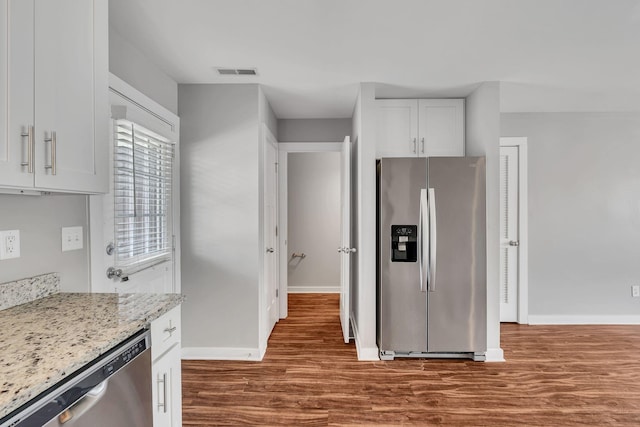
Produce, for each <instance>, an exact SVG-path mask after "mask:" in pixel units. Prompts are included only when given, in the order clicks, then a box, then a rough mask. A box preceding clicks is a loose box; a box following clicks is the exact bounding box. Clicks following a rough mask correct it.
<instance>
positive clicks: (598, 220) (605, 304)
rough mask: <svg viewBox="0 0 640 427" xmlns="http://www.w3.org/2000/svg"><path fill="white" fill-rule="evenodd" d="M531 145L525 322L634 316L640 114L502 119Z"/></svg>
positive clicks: (505, 129)
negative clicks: (541, 317)
mask: <svg viewBox="0 0 640 427" xmlns="http://www.w3.org/2000/svg"><path fill="white" fill-rule="evenodd" d="M501 128H502V131H501V133H502V136H526V137H527V138H528V169H529V190H528V191H529V199H528V200H529V212H528V219H529V315H530V316H534V315H558V314H560V315H584V316H597V315H636V316H637V315H638V313H639V311H638V310H639V309H640V298H632V297H631V289H630V286H631V285H632V284H640V263H639V262H638V261H639V260H640V114H637V113H636V114H622V113H620V114H614V113H602V114H598V113H522V114H519V113H510V114H502V119H501Z"/></svg>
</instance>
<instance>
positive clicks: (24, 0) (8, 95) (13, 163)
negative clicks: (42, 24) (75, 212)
mask: <svg viewBox="0 0 640 427" xmlns="http://www.w3.org/2000/svg"><path fill="white" fill-rule="evenodd" d="M33 11H34V1H33V0H1V1H0V184H2V185H3V186H7V187H19V188H25V187H26V188H28V187H33V156H32V150H33V145H31V146H29V142H30V139H29V130H30V129H31V126H33V63H34V58H33V13H34V12H33ZM23 134H24V136H23Z"/></svg>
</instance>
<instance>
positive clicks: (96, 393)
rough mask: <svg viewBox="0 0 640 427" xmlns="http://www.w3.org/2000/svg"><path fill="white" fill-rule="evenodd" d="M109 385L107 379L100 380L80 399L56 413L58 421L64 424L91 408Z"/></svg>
mask: <svg viewBox="0 0 640 427" xmlns="http://www.w3.org/2000/svg"><path fill="white" fill-rule="evenodd" d="M108 387H109V379H106V380H104V381H102V382H101V383H100V384H98V385H97V386H95V387H94V388H92V389H91V390H89V391H88V392H87V394H85V395H84V396H83V397H82V398H81V399H80V400H78V401H77V402H76V403H74V404H73V405H72V406H71V407H69V408H68V409H67V410H66V411H64V412H63V413H62V414H60V415H58V422H59V423H60V424H65V423H67V422H69V421H71V420H77V419H78V418H80V417H81V416H83V415H84V414H85V413H87V412H88V411H89V410H90V409H91V408H93V407H94V406H95V405H96V404H97V403H98V402H99V401H100V399H102V398H103V397H104V395H105V394H106V393H107V388H108Z"/></svg>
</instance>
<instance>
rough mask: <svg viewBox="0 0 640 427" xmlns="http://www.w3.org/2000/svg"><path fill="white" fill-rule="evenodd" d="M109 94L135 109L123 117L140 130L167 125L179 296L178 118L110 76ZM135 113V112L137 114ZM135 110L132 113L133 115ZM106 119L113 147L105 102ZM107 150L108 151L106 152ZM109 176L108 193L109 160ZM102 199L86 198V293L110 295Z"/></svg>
mask: <svg viewBox="0 0 640 427" xmlns="http://www.w3.org/2000/svg"><path fill="white" fill-rule="evenodd" d="M112 94H114V95H117V96H118V97H120V98H122V99H123V101H126V102H128V103H131V104H133V105H134V106H136V107H137V108H136V109H130V110H129V111H128V112H127V114H131V115H132V116H133V118H135V121H138V122H140V124H142V125H143V126H145V125H146V126H148V127H149V129H151V130H154V131H157V129H154V128H153V126H152V125H151V123H147V122H146V121H145V120H147V121H148V120H149V118H150V117H153V118H154V119H156V120H159V121H160V122H163V123H164V124H166V125H167V129H165V130H164V131H162V132H159V133H161V134H163V135H164V136H167V137H170V138H171V139H172V140H174V141H175V150H174V159H173V182H172V186H173V188H172V189H171V197H172V212H171V215H172V223H173V224H172V228H173V290H172V292H173V293H180V292H181V289H182V284H181V276H182V274H181V259H180V257H181V246H180V118H179V117H178V116H177V115H176V114H174V113H172V112H171V111H169V110H168V109H166V108H165V107H163V106H162V105H160V104H158V103H157V102H156V101H154V100H152V99H151V98H149V97H148V96H146V95H145V94H143V93H142V92H140V91H139V90H137V89H136V88H134V87H133V86H131V85H130V84H128V83H127V82H125V81H124V80H122V79H120V78H119V77H117V76H116V75H114V74H111V73H109V99H111V96H112ZM138 109H139V110H138ZM134 110H135V111H134ZM109 113H110V115H109V117H105V120H109V129H110V130H109V141H108V143H109V144H110V145H112V144H113V119H112V116H111V113H112V111H111V102H109ZM110 150H111V149H110ZM109 156H111V154H110V155H109ZM110 158H111V157H110ZM108 175H109V191H110V192H111V191H112V187H113V160H110V161H109V166H108ZM104 196H105V195H103V194H98V195H90V196H89V203H88V207H87V214H88V217H89V239H88V240H89V242H88V247H89V277H90V279H91V280H90V281H91V284H90V289H91V292H113V290H110V289H108V287H105V285H104V278H105V274H106V270H107V266H106V265H105V262H104V251H105V247H104V242H103V234H104V233H103V228H104V227H103V219H104V211H103V205H102V199H103V197H104Z"/></svg>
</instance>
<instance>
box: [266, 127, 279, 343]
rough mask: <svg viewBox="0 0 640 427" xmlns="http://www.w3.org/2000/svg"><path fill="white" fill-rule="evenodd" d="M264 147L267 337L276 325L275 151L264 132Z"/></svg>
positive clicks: (275, 147) (276, 157) (271, 137)
mask: <svg viewBox="0 0 640 427" xmlns="http://www.w3.org/2000/svg"><path fill="white" fill-rule="evenodd" d="M266 134H267V135H266V138H265V144H264V175H265V176H264V244H265V256H264V280H265V291H266V303H267V311H266V316H267V331H266V332H267V334H266V336H267V337H268V336H269V335H270V334H271V331H272V330H273V327H274V326H275V325H276V322H277V321H278V318H279V317H280V316H279V313H278V252H279V250H278V229H277V227H278V148H277V141H276V140H275V139H274V138H273V135H271V134H270V132H266Z"/></svg>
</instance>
